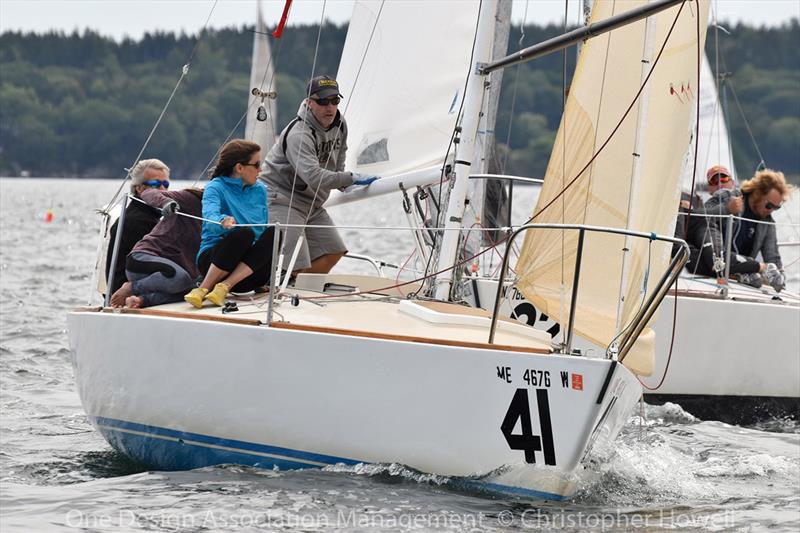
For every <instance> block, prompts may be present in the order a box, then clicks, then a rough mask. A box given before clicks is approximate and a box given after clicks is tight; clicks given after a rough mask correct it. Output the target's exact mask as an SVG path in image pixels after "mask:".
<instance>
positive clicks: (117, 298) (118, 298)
mask: <svg viewBox="0 0 800 533" xmlns="http://www.w3.org/2000/svg"><path fill="white" fill-rule="evenodd" d="M132 294H133V285H132V284H131V282H130V281H126V282H125V283H123V284H122V287H120V288H119V289H118V290H117V292H115V293H114V294H112V295H111V307H122V306H123V305H125V298H127V297H128V296H131V295H132Z"/></svg>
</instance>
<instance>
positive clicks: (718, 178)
mask: <svg viewBox="0 0 800 533" xmlns="http://www.w3.org/2000/svg"><path fill="white" fill-rule="evenodd" d="M729 181H731V177H730V176H726V175H725V174H714V175H713V176H711V179H710V180H708V184H709V185H716V184H717V183H719V182H722V183H728V182H729Z"/></svg>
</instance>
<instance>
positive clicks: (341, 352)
mask: <svg viewBox="0 0 800 533" xmlns="http://www.w3.org/2000/svg"><path fill="white" fill-rule="evenodd" d="M68 323H69V332H70V346H71V349H72V353H73V364H74V368H75V375H76V380H77V384H78V390H79V393H80V397H81V400H82V402H83V405H84V408H85V410H86V413H87V414H88V415H89V418H90V419H91V420H92V422H93V423H94V424H95V425H96V427H97V428H98V430H99V431H100V432H101V433H102V434H103V435H104V436H105V438H106V439H107V440H108V441H109V443H111V444H112V446H114V447H115V448H116V449H118V450H120V451H121V452H123V453H125V454H127V455H129V456H130V457H132V458H134V459H136V460H138V461H141V462H143V463H145V464H146V465H149V466H151V467H154V468H158V469H165V470H168V469H189V468H197V467H202V466H208V465H213V464H220V463H239V464H248V465H255V466H261V467H267V468H273V467H278V468H307V467H323V466H326V465H331V464H338V463H344V464H356V463H401V464H404V465H407V466H409V467H411V468H414V469H417V470H420V471H423V472H428V473H434V474H441V475H444V476H458V477H459V478H461V477H464V478H468V480H470V481H469V482H473V481H474V482H475V483H480V484H483V485H486V486H487V487H489V488H490V489H492V490H500V491H506V492H513V493H521V494H527V495H533V496H537V497H544V498H550V499H561V498H564V497H568V496H569V495H570V494H572V492H574V490H575V488H576V487H575V475H576V473H577V471H578V470H579V469H580V468H581V466H580V464H581V460H582V458H583V457H584V455H585V454H586V453H587V451H588V449H589V448H590V447H591V446H592V444H594V445H597V444H600V443H606V444H607V443H609V442H610V441H611V440H613V439H614V438H615V436H616V435H617V433H618V432H619V430H620V428H621V427H622V426H623V425H624V423H625V422H626V420H627V418H628V416H629V414H630V413H631V411H632V409H633V406H634V404H635V403H636V401H637V400H638V399H639V398H640V395H641V387H640V385H639V383H638V382H637V381H636V379H635V378H634V377H633V375H631V374H630V373H629V372H628V371H627V369H625V368H624V367H623V366H622V365H619V364H616V363H613V362H612V361H609V360H592V359H587V358H580V357H566V356H559V355H539V354H531V353H516V352H512V351H501V350H492V349H479V348H464V347H454V346H446V345H434V344H425V343H419V342H416V343H415V342H403V341H395V340H387V339H379V338H375V339H373V338H353V337H348V336H346V335H337V334H328V333H320V332H313V331H294V330H286V329H280V328H270V327H266V326H263V325H262V326H256V325H240V324H231V323H226V322H221V321H206V320H196V319H192V318H172V317H164V316H150V315H146V314H128V313H109V312H97V311H94V312H91V311H76V312H72V313H70V314H69V316H68ZM526 371H528V381H530V377H531V376H532V375H533V374H531V372H533V373H534V374H535V376H536V377H535V378H534V379H535V380H536V381H535V382H528V383H526V380H525V379H524V377H523V376H524V374H525V372H526ZM562 373H565V374H562ZM520 391H522V392H520ZM518 396H519V397H518ZM512 399H516V400H515V401H516V404H515V405H516V409H517V410H519V409H520V407H524V409H525V410H527V409H529V412H530V419H529V420H531V424H532V425H531V429H529V430H528V433H529V434H531V433H532V435H533V436H535V439H534V440H536V439H538V444H539V449H538V450H535V449H534V450H532V456H531V457H529V458H528V459H529V461H528V462H526V458H525V455H526V452H525V451H523V450H522V449H512V448H511V447H510V444H509V442H508V441H507V439H506V437H505V436H504V433H503V431H502V430H501V425H503V423H504V420H505V421H506V423H508V422H513V424H514V425H513V427H511V428H507V431H508V432H509V433H511V434H513V435H519V434H521V433H524V430H523V429H521V427H522V426H524V416H523V417H522V418H519V419H518V416H517V415H518V414H519V413H517V412H516V411H514V410H513V409H511V408H510V407H511V404H512V403H514V402H512ZM522 400H525V401H524V402H522ZM523 403H524V404H525V405H524V406H523ZM548 417H549V424H548V422H547V420H546V419H547V418H548ZM506 419H508V420H506ZM548 425H549V427H550V429H547V427H548ZM548 433H549V435H548ZM549 439H552V444H550V443H549ZM528 444H530V441H529V442H528ZM530 459H532V460H533V462H532V461H530ZM545 463H550V464H549V465H546V464H545Z"/></svg>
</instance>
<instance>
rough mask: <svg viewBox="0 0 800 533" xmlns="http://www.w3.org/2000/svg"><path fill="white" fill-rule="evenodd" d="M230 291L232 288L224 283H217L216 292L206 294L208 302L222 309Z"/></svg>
mask: <svg viewBox="0 0 800 533" xmlns="http://www.w3.org/2000/svg"><path fill="white" fill-rule="evenodd" d="M230 290H231V288H230V287H228V286H227V285H225V284H224V283H217V284H216V285H214V290H212V291H211V292H209V293H208V294H206V300H208V301H210V302H211V303H212V304H214V305H217V306H219V307H222V306H223V305H225V297H226V296H228V291H230Z"/></svg>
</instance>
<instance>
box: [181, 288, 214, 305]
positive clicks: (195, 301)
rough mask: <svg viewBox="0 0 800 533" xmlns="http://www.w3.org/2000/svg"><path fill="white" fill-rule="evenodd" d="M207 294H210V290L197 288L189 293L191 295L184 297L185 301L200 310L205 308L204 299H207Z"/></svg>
mask: <svg viewBox="0 0 800 533" xmlns="http://www.w3.org/2000/svg"><path fill="white" fill-rule="evenodd" d="M206 294H208V289H203V288H200V287H195V288H194V289H192V290H191V291H190V292H189V294H187V295H186V296H184V297H183V299H184V300H186V301H187V302H189V303H190V304H192V305H193V306H195V307H196V308H198V309H200V308H201V307H203V299H204V298H205V297H206Z"/></svg>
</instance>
